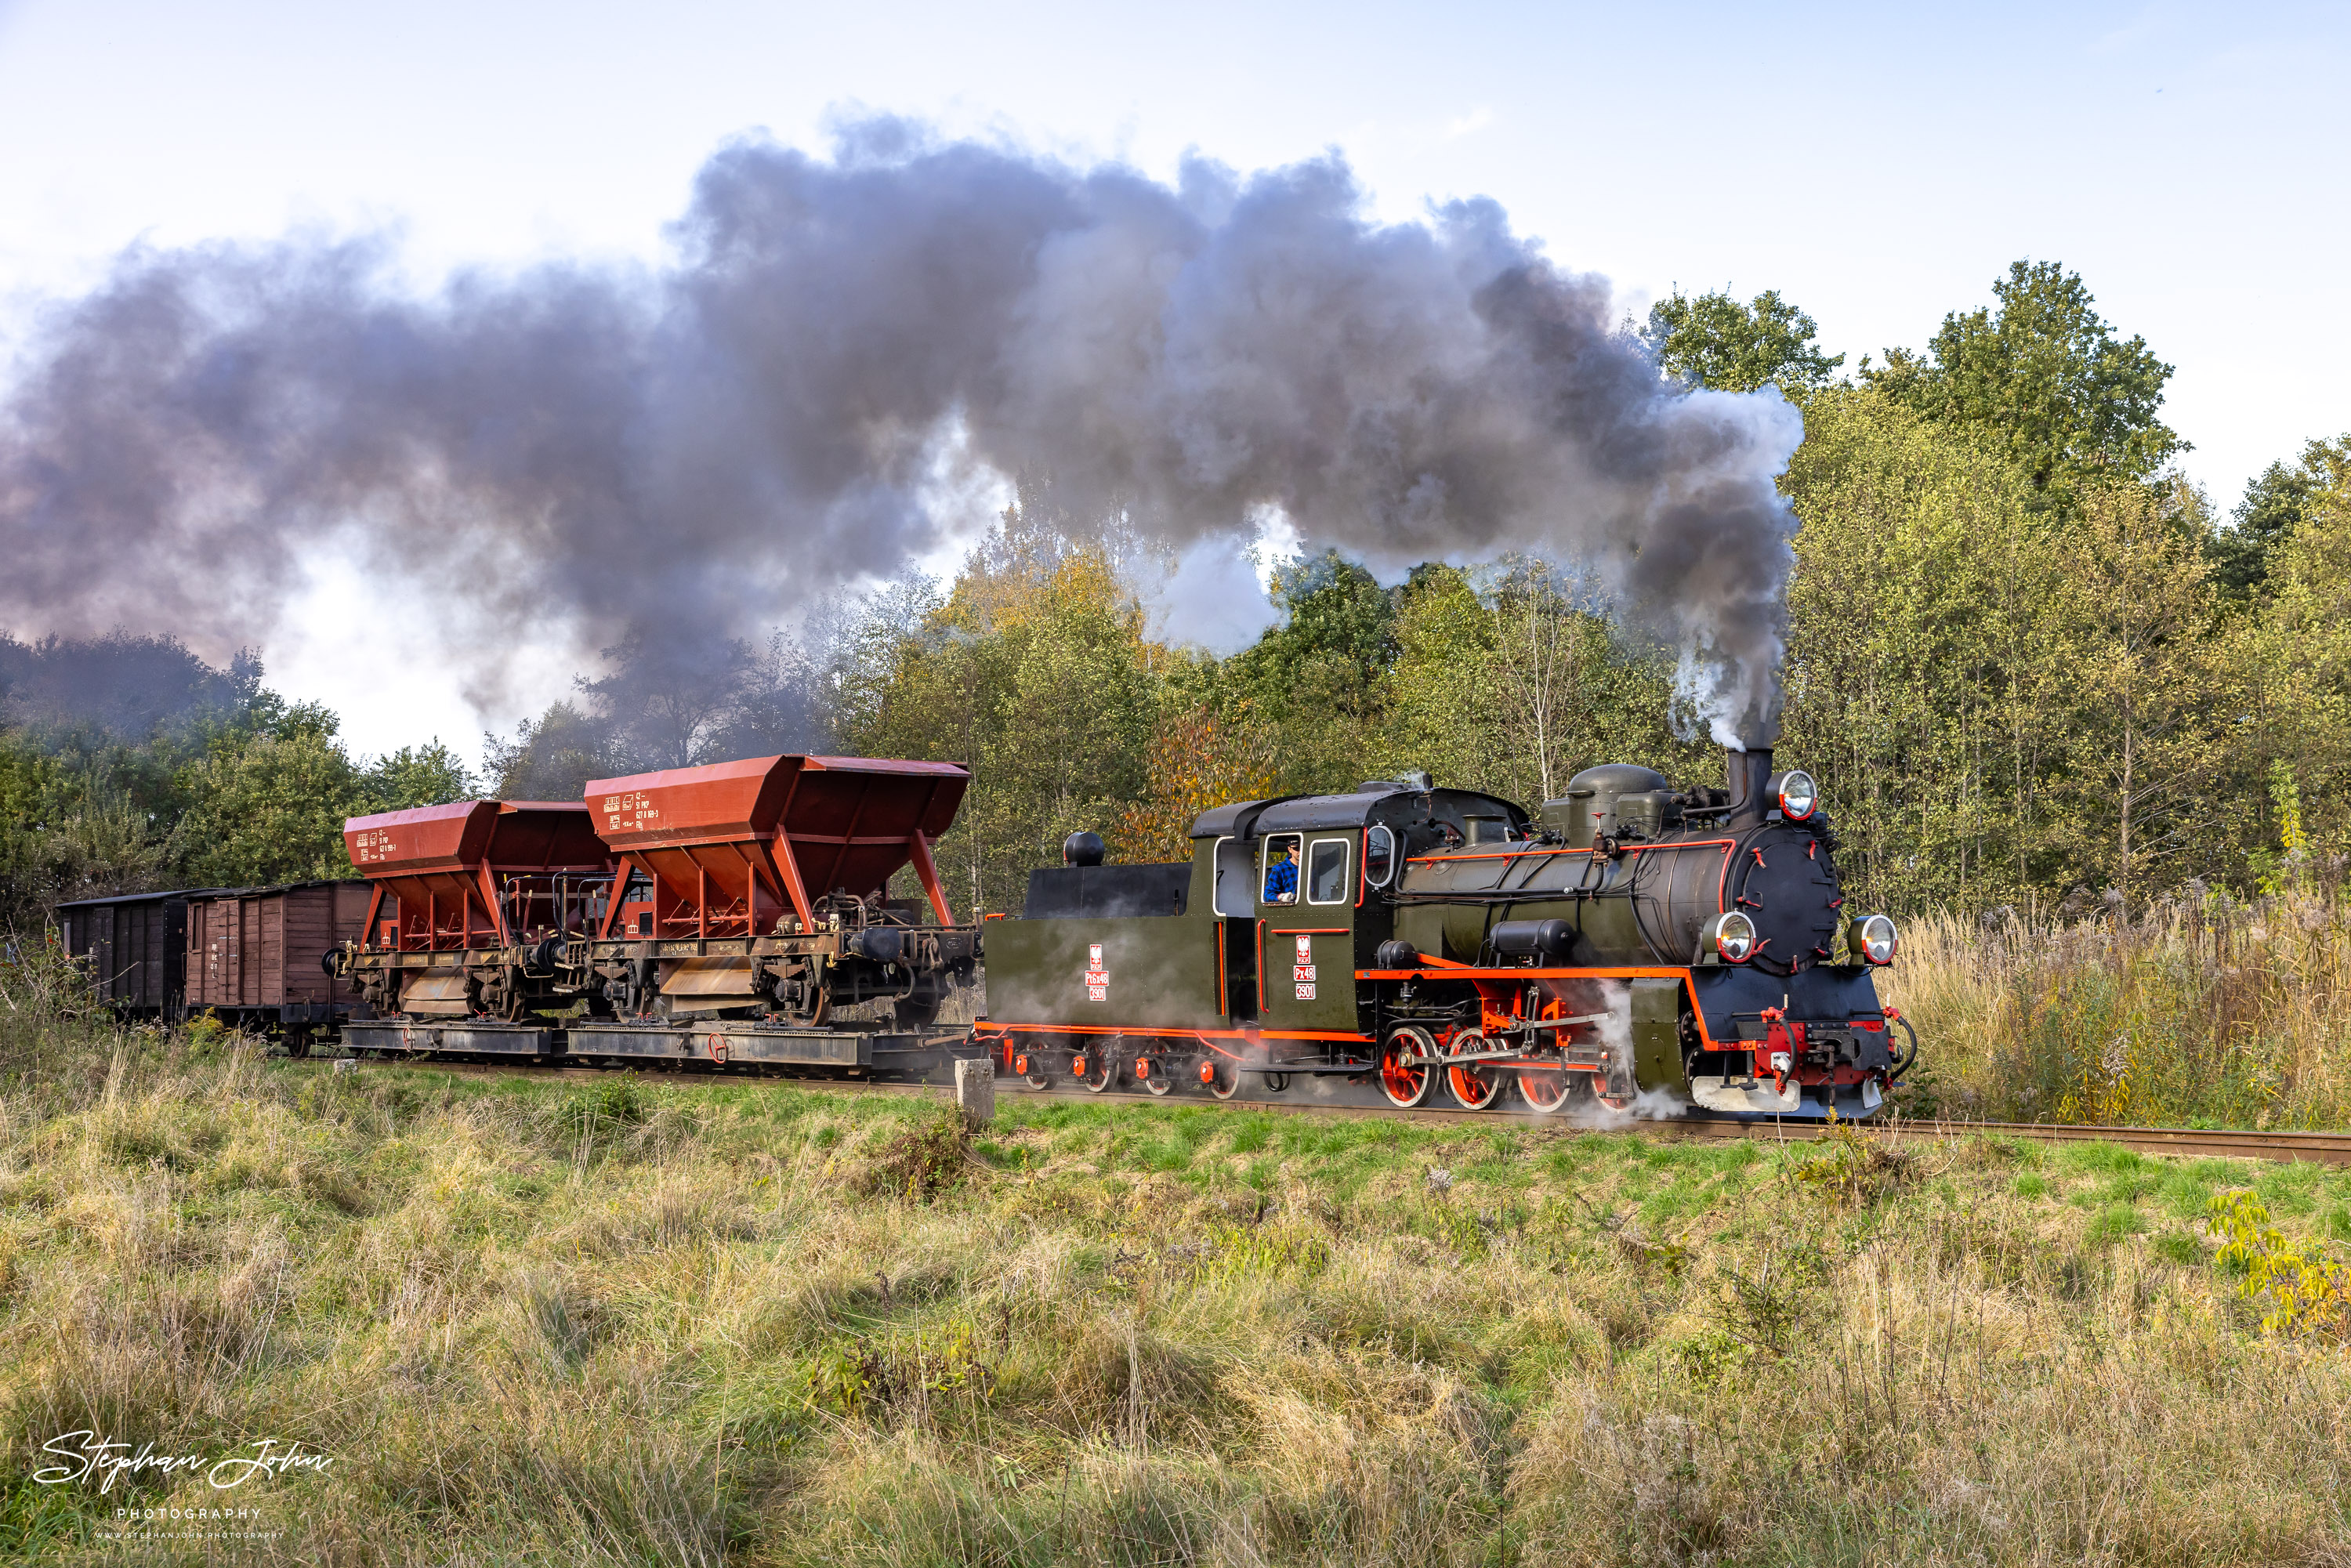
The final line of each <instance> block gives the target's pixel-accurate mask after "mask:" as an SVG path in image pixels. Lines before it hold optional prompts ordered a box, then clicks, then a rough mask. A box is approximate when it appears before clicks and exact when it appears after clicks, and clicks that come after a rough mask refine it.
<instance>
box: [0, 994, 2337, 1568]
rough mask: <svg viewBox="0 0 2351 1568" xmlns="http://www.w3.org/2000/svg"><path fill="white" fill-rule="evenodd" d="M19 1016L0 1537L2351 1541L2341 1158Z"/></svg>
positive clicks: (1728, 1553)
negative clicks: (239, 1474)
mask: <svg viewBox="0 0 2351 1568" xmlns="http://www.w3.org/2000/svg"><path fill="white" fill-rule="evenodd" d="M5 1027H7V1026H6V1021H5V1015H0V1028H5ZM0 1045H5V1051H6V1053H7V1054H6V1056H5V1061H0V1077H5V1089H0V1406H5V1442H6V1444H7V1445H8V1447H7V1452H6V1458H5V1465H0V1474H5V1478H6V1487H5V1492H0V1556H7V1557H11V1558H16V1557H26V1558H40V1557H43V1556H57V1557H65V1558H87V1559H94V1560H99V1561H105V1560H110V1559H119V1560H121V1561H126V1562H142V1563H144V1562H155V1561H172V1560H186V1561H203V1560H215V1561H217V1560H247V1559H259V1560H266V1561H276V1562H285V1563H456V1562H463V1563H507V1562H513V1563H718V1562H722V1561H725V1562H739V1563H877V1564H899V1563H909V1564H911V1563H1230V1564H1247V1563H1332V1564H1339V1563H1345V1564H1385V1563H1395V1564H1405V1563H1497V1564H1499V1563H1699V1562H1705V1563H1896V1562H1904V1563H1907V1562H1915V1563H1946V1562H1948V1563H1963V1562H1964V1563H1975V1562H1996V1563H2078V1562H2092V1563H2238V1562H2257V1561H2297V1562H2318V1561H2336V1562H2339V1561H2351V1552H2346V1546H2345V1542H2346V1541H2351V1520H2346V1504H2345V1501H2344V1496H2345V1493H2344V1481H2345V1479H2346V1469H2351V1368H2346V1359H2345V1353H2344V1350H2343V1348H2342V1341H2341V1338H2340V1330H2341V1326H2342V1325H2341V1321H2340V1318H2339V1315H2336V1316H2330V1312H2329V1309H2328V1308H2327V1307H2326V1304H2325V1301H2324V1300H2323V1299H2320V1298H2317V1297H2314V1298H2313V1299H2312V1300H2311V1301H2303V1302H2301V1303H2300V1310H2299V1312H2297V1313H2295V1314H2294V1321H2293V1322H2290V1323H2287V1324H2284V1325H2283V1326H2281V1327H2279V1328H2277V1329H2276V1330H2274V1331H2268V1330H2264V1329H2263V1328H2262V1326H2261V1324H2260V1322H2259V1320H2260V1318H2261V1317H2262V1313H2263V1311H2264V1308H2265V1307H2266V1306H2270V1305H2273V1303H2272V1302H2266V1301H2250V1300H2247V1299H2245V1298H2244V1297H2243V1296H2242V1295H2241V1293H2240V1289H2239V1287H2240V1284H2241V1281H2242V1278H2244V1277H2245V1276H2244V1275H2243V1268H2244V1264H2243V1263H2242V1262H2240V1263H2239V1264H2238V1265H2237V1266H2236V1267H2234V1268H2232V1267H2231V1266H2229V1265H2228V1264H2226V1263H2224V1262H2221V1261H2217V1260H2215V1259H2214V1257H2213V1255H2212V1254H2213V1246H2214V1243H2213V1242H2212V1241H2211V1240H2210V1239H2208V1238H2207V1237H2206V1236H2205V1234H2204V1227H2203V1224H2202V1221H2203V1220H2204V1218H2205V1216H2206V1214H2207V1212H2208V1208H2209V1207H2210V1201H2211V1199H2212V1198H2213V1197H2214V1196H2215V1195H2216V1194H2217V1195H2226V1194H2228V1193H2230V1192H2231V1191H2232V1190H2234V1189H2241V1188H2242V1189H2250V1190H2251V1191H2252V1193H2253V1194H2255V1195H2257V1197H2258V1199H2259V1201H2260V1202H2261V1203H2262V1205H2264V1206H2265V1207H2266V1208H2267V1209H2268V1210H2269V1211H2270V1213H2271V1214H2272V1215H2273V1217H2274V1224H2275V1226H2276V1229H2277V1232H2278V1234H2277V1235H2276V1236H2274V1237H2273V1238H2271V1239H2268V1240H2265V1241H2262V1242H2260V1243H2259V1244H2258V1245H2257V1246H2256V1247H2255V1249H2254V1254H2255V1260H2256V1261H2258V1259H2259V1258H2260V1257H2262V1256H2267V1255H2268V1254H2269V1253H2276V1252H2278V1251H2280V1249H2300V1250H2301V1251H2303V1252H2304V1254H2305V1255H2314V1252H2313V1249H2314V1248H2316V1247H2317V1246H2318V1245H2320V1244H2322V1243H2325V1241H2326V1240H2327V1239H2329V1238H2339V1237H2342V1236H2345V1235H2346V1234H2351V1173H2346V1174H2342V1175H2329V1174H2325V1173H2323V1172H2321V1171H2320V1170H2318V1169H2316V1168H2314V1167H2310V1166H2237V1165H2232V1164H2230V1163H2227V1162H2219V1161H2199V1162H2193V1163H2187V1162H2166V1161H2150V1160H2145V1159H2141V1158H2139V1157H2137V1156H2135V1155H2130V1154H2128V1153H2126V1152H2123V1151H2120V1150H2117V1149H2116V1148H2113V1147H2111V1146H2105V1145H2085V1146H2079V1147H2073V1148H2068V1149H2066V1150H2064V1152H2062V1153H2050V1152H2043V1151H2041V1150H2038V1149H2035V1148H2032V1147H2030V1146H2025V1145H2012V1144H2004V1143H2001V1142H1999V1141H1997V1140H1992V1139H1980V1140H1976V1141H1972V1142H1966V1143H1961V1144H1958V1145H1941V1146H1932V1147H1920V1148H1917V1149H1914V1150H1908V1151H1900V1152H1897V1153H1896V1155H1894V1156H1892V1157H1891V1158H1888V1157H1885V1156H1882V1155H1873V1154H1872V1153H1871V1152H1870V1145H1865V1144H1862V1143H1859V1142H1855V1143H1851V1144H1838V1143H1833V1144H1829V1145H1794V1146H1789V1147H1785V1148H1782V1147H1779V1146H1773V1145H1755V1144H1740V1145H1727V1146H1724V1145H1687V1144H1674V1143H1668V1142H1652V1141H1649V1140H1646V1139H1643V1138H1641V1137H1639V1136H1636V1135H1627V1134H1614V1135H1604V1134H1582V1135H1575V1134H1555V1133H1548V1132H1540V1131H1533V1130H1529V1129H1525V1128H1522V1127H1517V1126H1510V1125H1499V1124H1498V1125H1496V1126H1493V1127H1490V1128H1487V1127H1480V1128H1476V1129H1472V1130H1454V1129H1452V1128H1450V1127H1445V1128H1426V1127H1421V1126H1415V1125H1406V1124H1399V1123H1395V1122H1387V1121H1373V1120H1347V1121H1340V1120H1333V1119H1324V1118H1309V1117H1278V1116H1273V1115H1268V1114H1263V1113H1246V1112H1234V1111H1230V1110H1228V1109H1225V1108H1221V1107H1211V1106H1192V1107H1160V1106H1107V1105H1093V1104H1083V1103H1035V1102H1026V1101H1023V1100H1021V1099H1019V1097H1017V1096H1012V1095H1008V1096H1006V1099H1005V1104H1004V1112H1003V1114H1002V1115H1001V1117H1000V1118H999V1121H998V1124H997V1125H995V1126H994V1127H992V1128H990V1129H988V1130H987V1132H985V1133H984V1134H981V1135H980V1136H979V1137H978V1138H977V1140H976V1141H970V1142H968V1143H967V1140H966V1139H965V1137H964V1135H963V1134H961V1132H960V1130H959V1129H958V1128H957V1127H956V1125H955V1124H954V1123H953V1122H952V1121H951V1120H949V1119H947V1118H946V1116H945V1115H944V1114H943V1113H942V1112H941V1110H940V1108H939V1105H938V1103H935V1102H925V1101H920V1100H914V1099H911V1098H907V1097H894V1096H882V1095H870V1094H869V1095H857V1094H837V1093H828V1092H817V1091H810V1090H800V1089H792V1088H779V1087H776V1086H772V1085H768V1084H741V1083H725V1084H701V1083H695V1082H691V1081H686V1082H637V1081H634V1080H632V1079H622V1078H619V1077H615V1078H613V1079H611V1080H609V1081H599V1082H590V1083H587V1084H585V1085H582V1084H580V1083H578V1082H534V1083H520V1084H517V1083H512V1082H506V1081H496V1080H485V1079H478V1078H467V1079H458V1078H455V1077H452V1076H450V1075H447V1074H437V1075H436V1074H434V1073H432V1072H430V1071H413V1070H408V1069H395V1068H388V1067H368V1068H362V1069H361V1070H360V1071H358V1072H356V1073H352V1074H345V1075H340V1076H339V1075H336V1074H334V1073H332V1072H331V1071H326V1070H324V1069H323V1068H320V1067H316V1066H310V1065H306V1064H293V1063H284V1062H267V1061H260V1060H257V1059H256V1058H255V1057H254V1056H253V1055H251V1054H250V1053H249V1052H248V1051H246V1050H243V1049H240V1048H236V1047H235V1046H233V1045H228V1044H223V1045H220V1046H217V1047H215V1048H214V1050H213V1051H212V1052H211V1053H207V1051H206V1050H205V1049H204V1048H203V1047H201V1046H192V1045H191V1043H190V1041H189V1040H188V1039H187V1038H186V1037H185V1036H184V1035H183V1036H175V1037H172V1038H168V1039H165V1038H157V1037H148V1038H135V1037H123V1036H119V1035H116V1034H114V1033H112V1032H110V1031H106V1030H90V1031H89V1032H87V1033H84V1032H79V1031H78V1030H77V1029H76V1028H75V1027H74V1026H51V1027H49V1028H47V1029H45V1030H30V1029H29V1028H20V1029H18V1030H16V1033H14V1034H13V1035H9V1036H7V1037H6V1038H5V1040H0ZM2263 1249H2267V1251H2266V1252H2264V1251H2263ZM2297 1300H2298V1301H2299V1298H2297ZM85 1429H87V1430H94V1431H97V1432H99V1433H102V1434H103V1435H105V1436H106V1437H109V1438H111V1439H114V1440H117V1441H121V1442H124V1443H128V1444H130V1445H131V1448H132V1450H133V1451H134V1452H135V1451H136V1450H137V1449H138V1448H139V1446H140V1445H141V1444H144V1443H149V1442H152V1444H153V1451H154V1452H155V1453H157V1454H182V1453H193V1454H199V1455H204V1456H211V1455H214V1454H222V1453H231V1452H235V1451H237V1450H238V1448H239V1445H244V1444H248V1443H251V1442H253V1441H255V1440H257V1439H264V1438H274V1439H277V1440H279V1441H281V1442H283V1441H296V1442H298V1443H299V1444H301V1445H302V1448H303V1450H304V1451H305V1452H308V1453H314V1454H323V1455H327V1456H330V1457H331V1463H330V1464H329V1466H328V1467H327V1468H326V1469H325V1470H324V1471H323V1472H306V1471H296V1472H293V1473H288V1474H286V1475H283V1476H277V1477H268V1478H263V1479H258V1480H256V1481H254V1482H252V1483H250V1484H248V1485H246V1486H245V1487H242V1488H239V1489H237V1490H235V1491H233V1492H219V1491H214V1490H212V1489H211V1488H210V1487H209V1486H208V1484H207V1482H206V1481H205V1479H204V1478H203V1477H202V1476H200V1475H193V1474H180V1475H157V1474H154V1473H152V1472H148V1473H145V1474H142V1475H141V1476H137V1477H131V1476H125V1477H120V1478H118V1479H117V1480H116V1483H115V1485H114V1487H113V1489H112V1490H110V1491H109V1492H105V1493H101V1492H100V1491H99V1490H98V1488H97V1486H96V1484H95V1480H94V1479H91V1480H87V1481H82V1482H68V1483H64V1484H57V1485H44V1484H41V1483H39V1482H37V1481H36V1480H35V1479H33V1477H34V1475H35V1474H36V1472H37V1471H39V1470H40V1469H43V1467H44V1466H45V1465H47V1464H52V1463H55V1462H57V1461H56V1460H55V1458H54V1457H45V1456H44V1455H43V1454H42V1453H41V1451H40V1450H41V1448H42V1447H43V1445H44V1444H45V1443H46V1442H47V1441H48V1440H49V1439H51V1438H52V1437H56V1436H57V1435H59V1434H63V1433H68V1432H73V1431H77V1430H85ZM224 1501H233V1502H235V1504H236V1505H238V1506H243V1507H248V1508H251V1509H253V1510H255V1511H256V1513H257V1515H258V1516H259V1517H258V1518H257V1519H256V1521H254V1523H253V1524H251V1525H250V1526H237V1527H235V1528H240V1529H244V1528H250V1529H252V1530H253V1531H255V1538H250V1539H237V1540H224V1541H211V1542H203V1541H190V1540H187V1539H180V1540H176V1541H172V1540H152V1539H151V1540H135V1539H134V1540H116V1539H110V1537H111V1536H113V1535H114V1534H115V1533H116V1532H119V1531H124V1530H126V1529H146V1530H153V1531H167V1532H168V1531H171V1530H172V1529H175V1528H188V1527H184V1526H181V1527H175V1526H172V1525H171V1524H169V1522H168V1521H163V1522H157V1523H153V1524H141V1523H139V1522H138V1521H131V1522H129V1523H126V1521H123V1520H121V1519H120V1518H118V1517H116V1511H117V1510H119V1509H123V1508H126V1507H127V1508H134V1509H140V1510H152V1509H159V1508H160V1509H164V1510H168V1509H170V1508H172V1507H180V1508H183V1509H186V1508H198V1509H201V1508H205V1507H215V1506H220V1505H221V1504H222V1503H223V1502H224Z"/></svg>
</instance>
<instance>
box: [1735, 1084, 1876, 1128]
mask: <svg viewBox="0 0 2351 1568" xmlns="http://www.w3.org/2000/svg"><path fill="white" fill-rule="evenodd" d="M1816 1087H1817V1086H1815V1085H1806V1084H1799V1083H1791V1084H1789V1085H1788V1089H1787V1092H1786V1093H1784V1094H1775V1093H1773V1092H1771V1084H1770V1083H1769V1082H1766V1081H1764V1080H1762V1079H1759V1078H1711V1077H1704V1076H1699V1077H1693V1078H1692V1079H1691V1080H1690V1081H1689V1091H1690V1098H1691V1099H1692V1100H1694V1101H1696V1102H1697V1103H1698V1106H1699V1108H1700V1109H1701V1110H1707V1111H1714V1112H1719V1113H1722V1114H1724V1115H1729V1116H1792V1117H1796V1118H1799V1119H1804V1120H1815V1121H1825V1120H1827V1119H1828V1113H1829V1108H1828V1107H1827V1106H1826V1105H1823V1103H1821V1101H1820V1096H1819V1095H1818V1094H1817V1093H1816V1092H1814V1089H1815V1088H1816ZM1884 1100H1885V1096H1884V1095H1882V1094H1880V1093H1879V1092H1878V1091H1877V1085H1876V1083H1874V1082H1865V1083H1863V1084H1862V1085H1861V1087H1860V1089H1859V1090H1858V1091H1856V1090H1855V1089H1854V1088H1853V1087H1851V1086H1850V1085H1848V1086H1846V1087H1844V1088H1843V1089H1840V1090H1838V1091H1837V1096H1836V1113H1837V1114H1838V1115H1839V1116H1842V1117H1844V1118H1846V1119H1847V1120H1852V1119H1854V1118H1856V1117H1861V1116H1866V1115H1868V1114H1869V1113H1871V1112H1873V1111H1875V1110H1876V1109H1877V1107H1878V1106H1879V1104H1880V1103H1883V1102H1884Z"/></svg>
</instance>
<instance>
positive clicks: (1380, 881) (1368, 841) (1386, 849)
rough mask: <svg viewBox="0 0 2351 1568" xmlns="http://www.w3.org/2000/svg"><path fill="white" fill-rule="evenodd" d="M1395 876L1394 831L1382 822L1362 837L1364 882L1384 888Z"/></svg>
mask: <svg viewBox="0 0 2351 1568" xmlns="http://www.w3.org/2000/svg"><path fill="white" fill-rule="evenodd" d="M1393 875H1395V829H1393V828H1391V827H1389V826H1388V825H1387V824H1386V823H1384V822H1383V823H1381V824H1380V825H1378V826H1377V827H1374V829H1372V831H1370V832H1368V833H1366V834H1364V883H1365V884H1366V885H1368V886H1372V887H1385V886H1386V885H1387V884H1388V878H1389V877H1391V876H1393Z"/></svg>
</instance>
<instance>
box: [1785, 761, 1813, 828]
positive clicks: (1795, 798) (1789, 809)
mask: <svg viewBox="0 0 2351 1568" xmlns="http://www.w3.org/2000/svg"><path fill="white" fill-rule="evenodd" d="M1820 803H1821V790H1820V786H1819V785H1817V784H1814V783H1813V776H1812V775H1811V774H1809V773H1806V772H1804V771H1803V770H1802V769H1801V768H1799V769H1797V770H1796V771H1794V772H1791V773H1782V774H1781V775H1780V789H1779V807H1780V815H1782V816H1783V817H1785V818H1787V819H1788V821H1792V822H1801V821H1803V820H1804V819H1805V818H1806V817H1809V816H1811V815H1812V814H1813V807H1815V806H1817V805H1819V804H1820Z"/></svg>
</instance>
